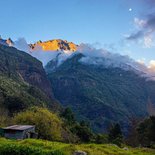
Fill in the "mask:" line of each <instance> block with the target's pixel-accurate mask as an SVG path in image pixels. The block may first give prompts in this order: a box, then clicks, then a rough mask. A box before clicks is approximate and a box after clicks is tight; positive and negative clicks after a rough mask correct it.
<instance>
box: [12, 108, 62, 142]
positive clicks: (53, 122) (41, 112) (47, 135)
mask: <svg viewBox="0 0 155 155" xmlns="http://www.w3.org/2000/svg"><path fill="white" fill-rule="evenodd" d="M14 122H15V124H29V125H35V126H36V132H37V133H38V136H39V138H41V139H48V140H55V141H60V140H62V139H61V137H62V136H61V132H62V122H61V120H60V119H59V118H58V116H57V115H56V114H53V113H52V112H50V111H49V110H47V109H44V108H37V107H32V108H30V109H29V110H26V111H25V112H20V113H18V114H17V115H16V116H15V117H14Z"/></svg>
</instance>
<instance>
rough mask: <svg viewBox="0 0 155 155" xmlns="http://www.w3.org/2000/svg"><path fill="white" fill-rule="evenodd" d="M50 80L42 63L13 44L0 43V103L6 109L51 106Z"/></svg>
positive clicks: (11, 111) (52, 101)
mask: <svg viewBox="0 0 155 155" xmlns="http://www.w3.org/2000/svg"><path fill="white" fill-rule="evenodd" d="M55 103H56V102H55V101H54V99H53V94H52V89H51V85H50V82H49V81H48V79H47V77H46V73H45V71H44V69H43V67H42V63H41V62H40V61H38V60H37V59H35V58H33V57H32V56H30V55H29V54H27V53H25V52H22V51H18V50H17V49H15V48H13V47H8V46H4V45H0V106H1V108H2V107H3V108H5V109H6V110H8V111H9V112H10V113H14V112H16V111H19V110H22V109H23V108H26V107H29V106H31V105H41V106H44V105H45V106H48V107H51V108H52V107H53V106H55V105H56V104H55Z"/></svg>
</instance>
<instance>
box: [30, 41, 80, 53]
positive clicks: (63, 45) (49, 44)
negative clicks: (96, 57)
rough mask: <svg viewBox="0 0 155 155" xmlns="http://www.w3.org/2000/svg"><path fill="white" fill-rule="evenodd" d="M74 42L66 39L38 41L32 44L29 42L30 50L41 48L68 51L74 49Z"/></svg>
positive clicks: (75, 48)
mask: <svg viewBox="0 0 155 155" xmlns="http://www.w3.org/2000/svg"><path fill="white" fill-rule="evenodd" d="M77 46H78V45H76V44H74V43H73V42H68V41H66V40H61V39H54V40H49V41H45V42H42V41H38V42H36V43H34V44H30V47H31V50H32V51H37V50H40V49H41V50H43V51H57V50H68V51H76V50H77Z"/></svg>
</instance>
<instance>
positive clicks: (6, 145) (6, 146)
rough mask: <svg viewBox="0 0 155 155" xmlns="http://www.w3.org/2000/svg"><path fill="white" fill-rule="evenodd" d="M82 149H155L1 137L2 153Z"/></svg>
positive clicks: (149, 153) (119, 152)
mask: <svg viewBox="0 0 155 155" xmlns="http://www.w3.org/2000/svg"><path fill="white" fill-rule="evenodd" d="M76 150H82V151H85V152H87V153H88V155H154V154H155V150H153V149H147V148H134V149H133V148H129V149H127V150H124V149H123V148H119V147H117V146H115V145H112V144H104V145H103V144H101V145H99V144H81V145H73V144H65V143H59V142H50V141H44V140H34V139H27V140H22V141H15V140H6V139H3V138H0V155H72V154H73V152H74V151H76Z"/></svg>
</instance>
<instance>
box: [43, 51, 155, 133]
mask: <svg viewBox="0 0 155 155" xmlns="http://www.w3.org/2000/svg"><path fill="white" fill-rule="evenodd" d="M83 56H84V55H82V54H75V55H74V56H73V57H71V58H69V59H67V60H66V61H65V62H63V63H62V64H61V65H59V66H57V60H56V59H53V60H52V61H51V62H49V63H48V64H47V66H46V67H45V69H46V72H47V73H48V77H49V79H50V81H51V84H52V89H53V93H54V96H55V97H56V99H58V100H59V101H60V102H61V103H62V105H63V106H64V107H71V108H72V109H73V111H74V112H75V114H76V117H77V118H78V119H79V120H87V121H88V122H90V124H91V127H92V128H93V129H94V131H96V132H103V131H106V129H107V128H109V126H110V125H111V124H112V123H115V122H118V123H120V124H121V126H122V128H123V130H124V132H126V131H127V129H128V127H129V124H130V123H129V122H130V120H131V119H132V118H144V117H145V116H148V115H149V114H150V113H152V114H154V106H155V82H154V81H147V80H146V78H143V77H141V76H140V75H139V73H136V72H135V70H132V69H131V70H124V69H121V68H119V67H108V68H107V67H104V66H96V65H88V64H84V63H81V62H80V59H81V58H82V57H83Z"/></svg>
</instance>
